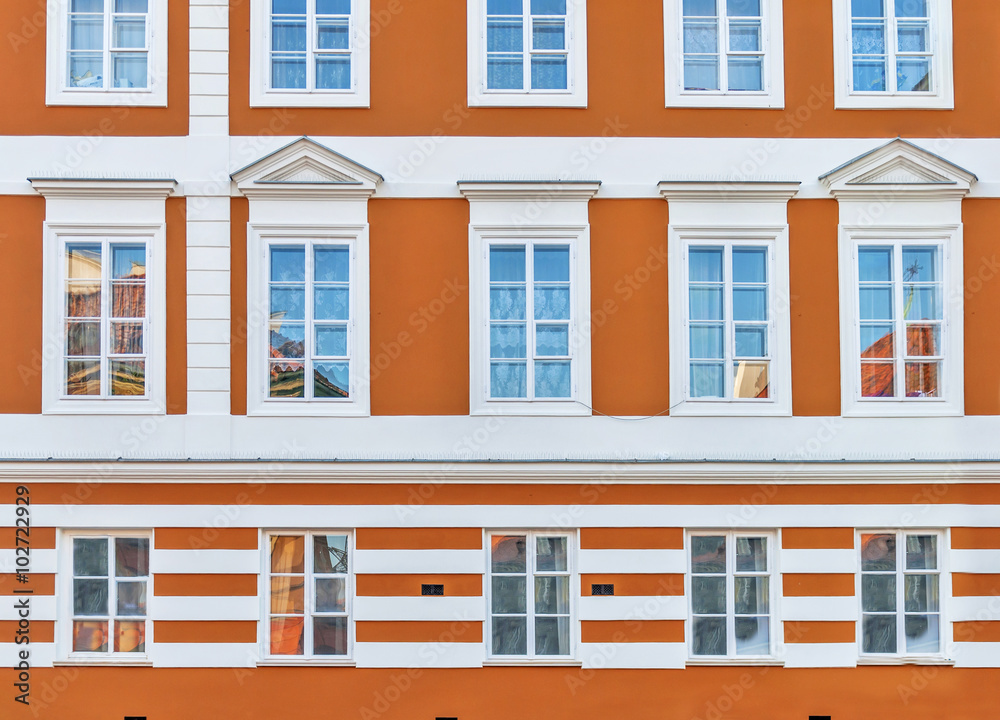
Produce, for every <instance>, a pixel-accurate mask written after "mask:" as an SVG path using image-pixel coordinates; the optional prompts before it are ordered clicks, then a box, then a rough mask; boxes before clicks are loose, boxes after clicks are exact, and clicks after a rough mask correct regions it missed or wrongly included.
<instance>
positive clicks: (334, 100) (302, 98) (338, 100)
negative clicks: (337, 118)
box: [250, 90, 371, 108]
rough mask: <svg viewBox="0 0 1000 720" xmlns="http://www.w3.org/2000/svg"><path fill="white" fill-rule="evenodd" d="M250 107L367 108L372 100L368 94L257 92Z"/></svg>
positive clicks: (251, 99)
mask: <svg viewBox="0 0 1000 720" xmlns="http://www.w3.org/2000/svg"><path fill="white" fill-rule="evenodd" d="M250 107H318V108H367V107H371V98H370V97H369V93H367V92H359V91H355V92H279V91H267V90H255V91H254V92H252V93H251V96H250Z"/></svg>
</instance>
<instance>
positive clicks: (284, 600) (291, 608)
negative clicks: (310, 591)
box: [271, 575, 306, 615]
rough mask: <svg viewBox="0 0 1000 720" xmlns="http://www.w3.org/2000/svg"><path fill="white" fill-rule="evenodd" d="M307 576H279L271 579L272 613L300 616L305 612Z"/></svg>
mask: <svg viewBox="0 0 1000 720" xmlns="http://www.w3.org/2000/svg"><path fill="white" fill-rule="evenodd" d="M305 582H306V581H305V576H304V575H278V576H273V577H272V578H271V612H272V613H278V614H281V615H300V614H302V613H303V612H305V603H306V595H305Z"/></svg>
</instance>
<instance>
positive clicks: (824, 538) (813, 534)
mask: <svg viewBox="0 0 1000 720" xmlns="http://www.w3.org/2000/svg"><path fill="white" fill-rule="evenodd" d="M781 547H782V548H784V549H785V550H851V549H853V548H854V529H853V528H782V530H781Z"/></svg>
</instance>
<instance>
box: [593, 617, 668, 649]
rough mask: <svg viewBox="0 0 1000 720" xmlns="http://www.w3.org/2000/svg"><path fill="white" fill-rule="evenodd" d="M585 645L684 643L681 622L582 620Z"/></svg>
mask: <svg viewBox="0 0 1000 720" xmlns="http://www.w3.org/2000/svg"><path fill="white" fill-rule="evenodd" d="M580 625H581V628H580V640H581V641H582V642H585V643H615V644H617V643H633V642H659V643H680V642H684V621H683V620H584V621H583V622H582V623H580Z"/></svg>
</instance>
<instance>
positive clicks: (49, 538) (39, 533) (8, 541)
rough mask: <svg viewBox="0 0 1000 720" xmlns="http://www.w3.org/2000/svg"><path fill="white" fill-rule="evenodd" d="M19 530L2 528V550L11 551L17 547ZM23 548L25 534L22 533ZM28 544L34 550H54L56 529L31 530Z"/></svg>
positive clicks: (32, 527) (34, 527) (0, 532)
mask: <svg viewBox="0 0 1000 720" xmlns="http://www.w3.org/2000/svg"><path fill="white" fill-rule="evenodd" d="M17 537H18V535H17V528H14V527H5V528H0V549H2V550H11V549H13V548H15V547H17ZM20 538H21V547H24V542H25V540H24V533H21V535H20ZM28 544H29V546H30V548H31V549H32V550H52V549H54V548H55V546H56V529H55V528H48V527H36V526H34V525H32V526H31V528H30V533H29V534H28Z"/></svg>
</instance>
